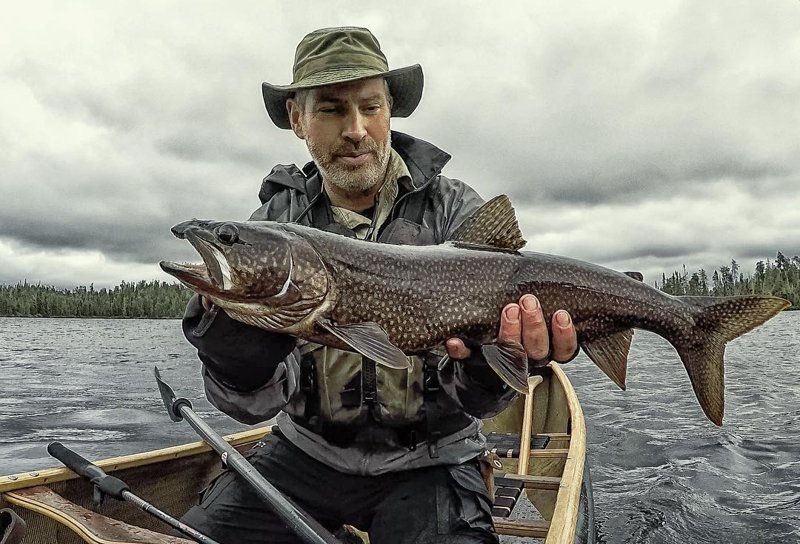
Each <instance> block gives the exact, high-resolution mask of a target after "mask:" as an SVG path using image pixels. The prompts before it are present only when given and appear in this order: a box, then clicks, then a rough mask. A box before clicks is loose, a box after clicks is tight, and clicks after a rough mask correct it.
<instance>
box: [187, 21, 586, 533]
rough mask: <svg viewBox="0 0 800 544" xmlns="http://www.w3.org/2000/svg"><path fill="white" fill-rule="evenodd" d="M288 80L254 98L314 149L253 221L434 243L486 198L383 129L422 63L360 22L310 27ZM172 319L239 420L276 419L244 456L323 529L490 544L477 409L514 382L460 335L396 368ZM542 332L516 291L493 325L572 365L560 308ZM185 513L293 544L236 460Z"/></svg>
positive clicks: (571, 338) (217, 526)
mask: <svg viewBox="0 0 800 544" xmlns="http://www.w3.org/2000/svg"><path fill="white" fill-rule="evenodd" d="M293 81H294V82H293V83H292V84H291V85H286V86H278V85H271V84H268V83H264V84H263V96H264V102H265V105H266V108H267V111H268V112H269V115H270V118H271V119H272V121H273V122H274V123H275V124H276V125H277V126H278V127H280V128H283V129H291V130H292V131H293V132H294V133H295V135H296V136H297V137H298V138H301V139H303V140H305V142H306V144H307V146H308V150H309V153H310V154H311V158H312V159H313V162H311V163H309V164H308V165H306V166H305V167H304V168H303V169H302V170H300V169H298V168H297V167H295V166H276V167H275V168H274V169H273V170H272V172H271V173H270V174H269V176H267V177H266V178H265V179H264V182H263V185H262V187H261V192H260V194H259V197H260V199H261V201H262V203H263V205H262V206H261V207H260V208H259V209H257V210H256V211H255V212H254V213H253V215H252V217H251V219H253V220H274V221H291V222H297V223H302V224H306V225H310V226H313V227H317V228H321V229H326V230H330V231H334V232H338V233H341V234H343V235H348V236H356V237H358V238H362V239H366V240H371V241H375V242H384V243H395V244H397V243H403V244H417V245H424V244H437V243H442V242H444V241H446V240H447V239H448V237H449V235H450V234H451V233H452V232H453V231H454V230H455V229H456V228H457V227H458V226H459V225H460V224H461V223H462V222H463V221H464V220H465V219H466V218H468V217H469V216H470V215H471V214H472V213H473V212H474V211H475V210H476V209H477V208H479V207H480V205H481V204H482V202H483V201H482V200H481V198H480V197H479V196H478V195H477V193H475V191H474V190H472V189H471V188H470V187H468V186H467V185H465V184H464V183H462V182H460V181H458V180H452V179H448V178H446V177H444V176H442V175H441V174H440V172H441V170H442V167H443V166H444V165H445V163H446V162H447V161H448V160H449V158H450V157H449V155H447V154H446V153H444V152H443V151H441V150H439V149H438V148H436V147H434V146H433V145H431V144H429V143H427V142H424V141H422V140H418V139H415V138H413V137H411V136H408V135H405V134H401V133H398V132H391V131H390V117H391V116H399V117H405V116H408V115H410V114H411V113H412V112H413V111H414V109H415V108H416V106H417V104H418V103H419V100H420V98H421V96H422V70H421V67H420V66H419V65H414V66H410V67H407V68H401V69H398V70H391V71H390V70H389V69H388V65H387V62H386V59H385V57H384V55H383V53H382V52H381V50H380V46H379V44H378V42H377V40H376V39H375V37H374V36H373V35H372V34H371V33H370V32H369V31H368V30H366V29H363V28H350V27H347V28H333V29H322V30H318V31H315V32H312V33H311V34H309V35H307V36H306V37H305V38H303V40H302V41H301V43H300V45H298V48H297V52H296V56H295V63H294V80H293ZM183 325H184V331H185V334H186V337H187V338H188V339H189V341H190V342H191V343H192V344H194V345H195V346H196V347H197V349H198V355H199V357H200V359H201V360H202V361H203V363H204V370H203V377H204V380H205V386H206V394H207V396H208V398H209V399H210V400H211V402H212V403H213V404H214V405H215V406H217V407H218V408H219V409H221V410H222V411H223V412H225V413H227V414H229V415H230V416H232V417H234V418H235V419H237V420H239V421H242V422H245V423H251V424H252V423H258V422H262V421H266V420H267V419H270V418H272V417H274V416H275V415H278V425H279V431H278V432H277V433H274V434H271V435H269V436H268V437H267V438H266V439H265V440H264V442H263V443H261V444H259V446H257V447H256V448H254V449H253V451H252V453H251V456H250V462H251V463H252V464H253V465H254V466H255V467H256V468H257V470H259V472H261V474H263V475H264V476H265V477H266V478H267V479H268V480H269V481H270V482H272V483H273V484H274V485H275V486H276V487H277V488H278V489H280V490H281V491H283V492H284V493H285V494H286V495H288V496H289V497H291V499H292V500H293V501H294V502H295V503H296V504H298V505H299V506H300V507H302V508H303V509H305V510H307V511H308V512H310V513H311V514H312V515H313V516H315V517H316V518H317V519H318V520H319V521H320V522H321V523H322V524H323V525H325V526H326V527H329V528H330V529H331V530H335V529H336V528H338V527H340V526H341V525H342V524H351V525H354V526H357V527H359V528H361V529H363V530H366V531H368V532H369V534H370V538H371V540H372V542H377V543H378V544H392V543H410V542H419V543H423V542H448V543H449V542H453V543H456V542H459V543H460V542H464V543H468V542H469V543H473V542H475V543H477V542H497V536H496V535H495V533H494V528H493V526H492V520H491V514H490V502H489V497H488V494H487V491H486V487H485V485H484V482H483V480H482V478H481V476H480V472H479V467H478V461H477V459H478V458H479V456H480V455H481V454H482V453H483V452H484V450H485V441H484V439H483V437H482V436H481V435H480V433H479V418H484V417H489V416H492V415H494V414H496V413H498V412H500V411H501V410H502V409H504V408H505V407H506V406H507V404H508V402H509V401H510V400H511V399H512V398H513V397H514V395H515V393H514V391H513V390H512V389H510V388H509V387H508V386H507V385H506V384H505V383H503V381H502V380H500V379H499V378H498V377H497V375H496V374H494V372H493V371H492V370H491V369H490V368H489V367H488V365H487V364H486V363H485V361H484V360H483V359H482V356H481V355H480V353H477V352H474V353H473V352H472V351H471V350H470V349H469V348H468V347H467V346H466V345H465V344H464V343H463V342H462V341H461V340H460V339H457V338H452V339H450V340H448V341H447V343H446V349H447V352H448V355H449V360H448V361H446V363H443V364H440V358H439V357H434V356H432V355H431V356H426V357H414V358H412V367H411V369H410V370H405V369H403V370H397V369H387V368H384V367H376V365H375V363H374V362H372V361H370V360H367V359H362V357H361V356H360V355H358V354H356V353H351V352H346V351H341V350H336V349H333V348H328V347H324V346H318V345H315V344H309V343H302V342H299V341H297V339H295V338H293V337H291V336H286V335H280V334H274V333H268V332H265V331H263V330H261V329H257V328H254V327H251V326H248V325H244V324H241V323H238V322H236V321H233V320H232V319H230V318H229V317H228V316H227V315H226V314H225V313H224V312H222V311H220V310H219V309H218V308H215V307H213V306H212V305H210V304H209V303H208V301H203V300H198V298H197V297H195V298H194V299H193V300H192V301H191V302H190V303H189V306H188V308H187V312H186V315H185V317H184V324H183ZM552 331H553V332H552V338H550V337H549V335H548V330H547V327H546V324H545V322H544V319H543V317H542V311H541V309H540V307H539V305H538V302H537V300H536V298H535V297H533V296H530V295H526V296H525V297H523V298H522V299H521V300H520V302H519V304H510V305H508V306H507V307H506V308H504V309H503V312H502V316H501V325H500V330H499V331H498V336H499V337H502V338H505V339H509V340H514V341H516V342H518V343H521V344H522V345H523V347H524V349H525V352H526V353H527V355H528V357H529V358H531V359H534V360H537V362H538V363H539V364H543V363H544V361H545V360H546V359H547V358H552V359H554V360H557V361H568V360H570V359H571V358H572V357H573V356H574V354H575V353H576V351H577V340H576V335H575V329H574V327H573V325H572V323H571V320H570V317H569V314H567V312H565V311H559V312H556V314H555V315H554V317H553V322H552ZM476 351H477V350H476ZM185 521H186V522H187V523H189V524H190V525H193V526H195V527H196V528H198V529H200V530H201V531H203V532H206V533H207V534H209V535H210V536H212V537H213V538H215V539H217V540H219V541H220V542H223V543H234V542H236V543H247V542H271V543H272V542H297V541H298V539H297V537H296V536H294V535H293V534H292V533H291V532H290V531H289V529H288V528H287V527H286V526H284V525H283V523H281V522H280V521H279V520H278V519H277V518H276V516H275V515H274V514H273V513H272V511H271V510H270V509H269V507H268V506H267V505H265V504H264V503H263V502H262V501H261V500H260V499H258V498H257V496H256V495H255V493H254V492H253V491H252V490H251V489H250V488H249V486H248V485H247V484H246V483H244V482H243V481H241V480H240V479H239V478H238V477H237V476H236V475H235V474H233V473H224V474H223V475H222V476H221V477H220V478H219V479H217V480H216V481H215V482H214V483H213V484H212V485H211V486H210V487H209V489H208V490H207V491H206V492H205V493H204V496H203V497H202V498H201V501H200V504H199V505H198V506H196V507H194V508H193V509H192V510H190V511H189V512H188V513H187V515H186V517H185Z"/></svg>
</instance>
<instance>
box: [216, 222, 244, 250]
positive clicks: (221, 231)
mask: <svg viewBox="0 0 800 544" xmlns="http://www.w3.org/2000/svg"><path fill="white" fill-rule="evenodd" d="M214 234H216V235H217V238H219V240H220V241H221V242H222V243H223V244H227V245H231V244H235V243H236V242H238V241H239V229H238V228H236V225H233V224H231V223H223V224H222V225H220V226H218V227H217V228H216V229H214Z"/></svg>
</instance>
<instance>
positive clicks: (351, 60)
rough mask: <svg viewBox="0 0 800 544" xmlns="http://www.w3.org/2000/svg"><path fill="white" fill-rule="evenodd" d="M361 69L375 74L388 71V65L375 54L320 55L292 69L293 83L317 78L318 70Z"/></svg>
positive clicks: (300, 83)
mask: <svg viewBox="0 0 800 544" xmlns="http://www.w3.org/2000/svg"><path fill="white" fill-rule="evenodd" d="M344 70H349V71H353V72H355V71H363V72H374V73H375V74H379V73H383V72H388V71H389V66H388V64H387V63H386V61H385V60H383V59H381V58H378V57H376V56H375V55H369V54H363V53H353V52H349V53H346V54H335V55H331V54H328V55H320V56H318V57H316V58H312V59H310V60H308V61H307V62H305V63H303V64H302V65H299V66H297V67H296V69H295V71H294V82H293V83H294V84H298V85H303V84H306V80H309V79H313V80H316V79H318V77H316V76H317V74H319V73H320V72H336V71H344Z"/></svg>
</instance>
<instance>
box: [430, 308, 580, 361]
mask: <svg viewBox="0 0 800 544" xmlns="http://www.w3.org/2000/svg"><path fill="white" fill-rule="evenodd" d="M550 325H551V329H552V331H553V333H552V336H551V335H550V333H549V332H548V330H547V324H546V323H545V321H544V315H543V314H542V306H541V305H540V304H539V300H538V299H537V298H536V297H535V296H533V295H523V296H522V298H520V299H519V303H518V304H515V303H511V304H508V305H506V307H505V308H503V312H502V314H501V316H500V331H499V332H498V335H497V337H498V338H503V339H506V340H513V341H515V342H519V343H520V344H522V346H523V347H524V348H525V352H526V353H527V354H528V359H529V360H530V362H531V366H535V367H539V366H544V365H546V364H547V363H548V362H549V361H550V360H553V361H556V362H560V363H566V362H568V361H571V360H572V359H573V357H575V354H576V353H577V351H578V335H577V333H576V332H575V325H574V324H573V323H572V318H571V317H570V315H569V312H567V311H566V310H558V311H556V312H554V313H553V318H552V322H551V324H550ZM445 346H446V348H447V354H448V355H449V356H450V357H451V358H452V359H467V358H468V357H469V356H470V355H471V354H472V352H471V350H470V349H469V348H468V347H467V346H466V345H464V342H463V341H462V340H461V339H460V338H450V339H449V340H447V343H446V344H445Z"/></svg>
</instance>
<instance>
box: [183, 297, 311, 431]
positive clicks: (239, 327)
mask: <svg viewBox="0 0 800 544" xmlns="http://www.w3.org/2000/svg"><path fill="white" fill-rule="evenodd" d="M183 333H184V335H185V336H186V339H187V340H189V342H190V343H191V344H192V345H193V346H194V347H195V348H197V355H198V357H199V358H200V360H201V361H202V363H203V382H204V385H205V390H206V396H207V398H208V400H209V401H210V402H211V403H212V404H213V405H214V406H216V407H217V408H218V409H220V410H221V411H222V412H224V413H226V414H227V415H229V416H231V417H232V418H234V419H236V420H237V421H241V422H242V423H247V424H254V423H259V422H261V421H266V420H267V419H270V418H272V417H274V416H275V415H277V413H278V412H279V411H280V410H281V408H283V407H284V406H285V405H286V403H287V402H289V400H290V399H291V398H292V396H293V395H294V393H295V392H296V391H297V388H298V383H299V363H298V359H297V354H296V353H295V349H294V348H295V344H296V340H295V338H294V337H292V336H286V335H282V334H276V333H270V332H267V331H264V330H262V329H259V328H257V327H252V326H250V325H246V324H244V323H240V322H238V321H236V320H234V319H231V318H230V317H229V316H228V315H227V314H226V313H225V312H224V311H223V310H221V309H220V308H217V307H213V308H212V309H211V310H209V311H205V310H204V308H203V305H202V304H201V302H200V298H199V296H197V295H194V296H193V297H192V298H191V300H190V301H189V304H188V305H187V307H186V312H185V314H184V316H183Z"/></svg>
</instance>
